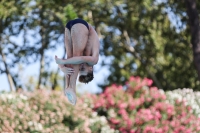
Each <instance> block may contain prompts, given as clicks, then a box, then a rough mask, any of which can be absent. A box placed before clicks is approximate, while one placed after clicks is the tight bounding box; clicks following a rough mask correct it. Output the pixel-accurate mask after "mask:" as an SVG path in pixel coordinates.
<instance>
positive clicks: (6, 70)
mask: <svg viewBox="0 0 200 133" xmlns="http://www.w3.org/2000/svg"><path fill="white" fill-rule="evenodd" d="M0 54H1V57H2V60H3V63H4V66H5V72H6V75H7V78H8V83H9V86H10V91H14V88H15V85H14V82H13V78H12V76H11V74H10V72H9V69H8V65H7V63H6V57H5V55H4V54H3V51H2V48H1V44H0Z"/></svg>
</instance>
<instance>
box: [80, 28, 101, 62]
mask: <svg viewBox="0 0 200 133" xmlns="http://www.w3.org/2000/svg"><path fill="white" fill-rule="evenodd" d="M99 47H100V43H99V38H98V35H97V33H96V31H95V30H94V28H93V27H92V26H91V25H89V37H88V41H87V45H86V47H85V49H84V53H83V54H84V55H85V56H93V57H95V58H97V59H98V58H99Z"/></svg>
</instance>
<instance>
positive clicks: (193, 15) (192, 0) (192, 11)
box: [185, 0, 200, 81]
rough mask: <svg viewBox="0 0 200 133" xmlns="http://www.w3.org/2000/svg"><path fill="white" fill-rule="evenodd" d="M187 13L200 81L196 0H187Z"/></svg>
mask: <svg viewBox="0 0 200 133" xmlns="http://www.w3.org/2000/svg"><path fill="white" fill-rule="evenodd" d="M185 4H186V7H187V14H188V17H189V25H190V29H191V43H192V49H193V56H194V64H195V67H196V69H197V72H198V77H199V81H200V26H199V24H200V22H199V13H198V11H197V3H196V0H185Z"/></svg>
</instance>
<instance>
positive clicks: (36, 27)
mask: <svg viewBox="0 0 200 133" xmlns="http://www.w3.org/2000/svg"><path fill="white" fill-rule="evenodd" d="M197 8H198V9H199V8H200V2H198V1H197ZM7 9H9V10H7ZM77 17H80V18H83V19H85V20H86V21H88V22H89V23H90V24H91V25H93V26H94V27H95V29H96V31H97V33H98V35H99V38H100V41H101V51H100V53H101V55H103V56H105V57H106V58H112V59H111V60H109V59H108V60H104V61H103V62H102V66H105V65H106V66H108V67H109V70H110V72H111V74H110V75H109V77H108V79H107V80H106V83H105V84H103V85H102V86H107V85H111V84H112V83H118V84H124V83H125V81H127V79H129V77H130V76H131V75H138V76H141V77H149V78H151V79H153V81H154V85H156V86H157V87H158V88H162V89H164V90H168V89H170V90H173V89H176V88H184V87H189V88H193V89H195V90H198V88H199V84H200V83H199V81H198V79H197V73H196V70H195V68H194V65H193V56H192V46H191V44H190V31H189V28H188V23H187V14H186V6H185V3H184V1H181V2H174V1H173V0H167V1H163V2H158V1H157V0H153V1H152V0H136V1H131V0H125V1H124V0H117V1H113V0H98V1H96V0H85V1H81V0H76V1H74V0H68V1H66V2H63V1H57V0H51V1H41V0H35V1H30V0H19V1H17V2H16V1H14V0H9V1H5V0H3V1H1V2H0V19H1V20H0V24H1V25H2V26H1V27H2V28H1V27H0V34H1V39H0V41H1V42H0V43H1V44H2V49H3V53H5V54H6V56H8V58H9V59H11V60H12V61H11V63H10V62H9V63H8V67H9V68H10V69H11V68H13V67H15V64H16V63H17V62H20V63H23V64H30V63H34V62H37V61H40V64H41V66H40V69H41V70H39V72H40V75H41V76H40V78H39V79H38V80H39V83H40V84H45V83H44V82H43V81H45V79H46V78H48V79H50V78H49V76H50V74H49V73H50V72H48V70H46V68H48V67H49V63H50V62H51V61H53V60H52V59H50V58H49V57H48V56H46V51H48V50H52V51H54V50H55V49H56V48H57V46H59V45H58V44H61V45H63V47H64V41H63V34H64V26H65V24H66V23H67V21H69V20H71V19H74V18H77ZM30 31H31V32H30ZM20 33H21V34H22V35H23V42H22V44H20V45H19V44H16V41H11V40H10V38H11V37H17V36H18V35H19V34H20ZM30 36H31V38H32V39H33V40H34V41H32V42H30ZM108 62H109V63H108ZM2 70H3V69H2ZM2 72H4V71H2ZM11 72H12V71H11ZM11 75H12V76H13V77H14V79H15V81H16V83H18V80H19V78H18V77H17V76H14V75H17V73H14V72H12V74H11Z"/></svg>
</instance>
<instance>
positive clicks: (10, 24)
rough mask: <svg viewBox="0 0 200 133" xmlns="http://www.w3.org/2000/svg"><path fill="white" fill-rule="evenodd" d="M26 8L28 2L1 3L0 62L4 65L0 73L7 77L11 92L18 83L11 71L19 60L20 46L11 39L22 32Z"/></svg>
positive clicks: (11, 0)
mask: <svg viewBox="0 0 200 133" xmlns="http://www.w3.org/2000/svg"><path fill="white" fill-rule="evenodd" d="M26 6H27V1H26V0H24V1H18V2H16V1H14V0H10V1H4V0H3V1H1V2H0V57H1V58H0V61H2V63H3V65H4V68H1V69H0V70H1V71H0V72H1V73H5V74H6V75H7V77H8V82H9V85H10V90H11V91H13V90H14V88H15V86H16V85H17V83H16V82H15V78H14V74H13V73H12V72H11V71H10V70H11V69H12V68H13V67H14V65H15V63H16V62H17V61H18V60H19V58H17V57H16V56H15V55H16V53H15V52H16V51H17V49H18V45H17V44H16V43H15V42H14V41H12V39H11V38H12V37H13V36H17V35H19V33H20V30H21V29H22V28H23V24H22V23H21V22H23V20H24V19H23V18H22V17H21V16H22V14H23V13H24V12H25V11H26ZM7 9H9V10H7ZM14 51H15V52H14ZM10 57H12V58H10ZM8 58H9V60H8Z"/></svg>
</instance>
